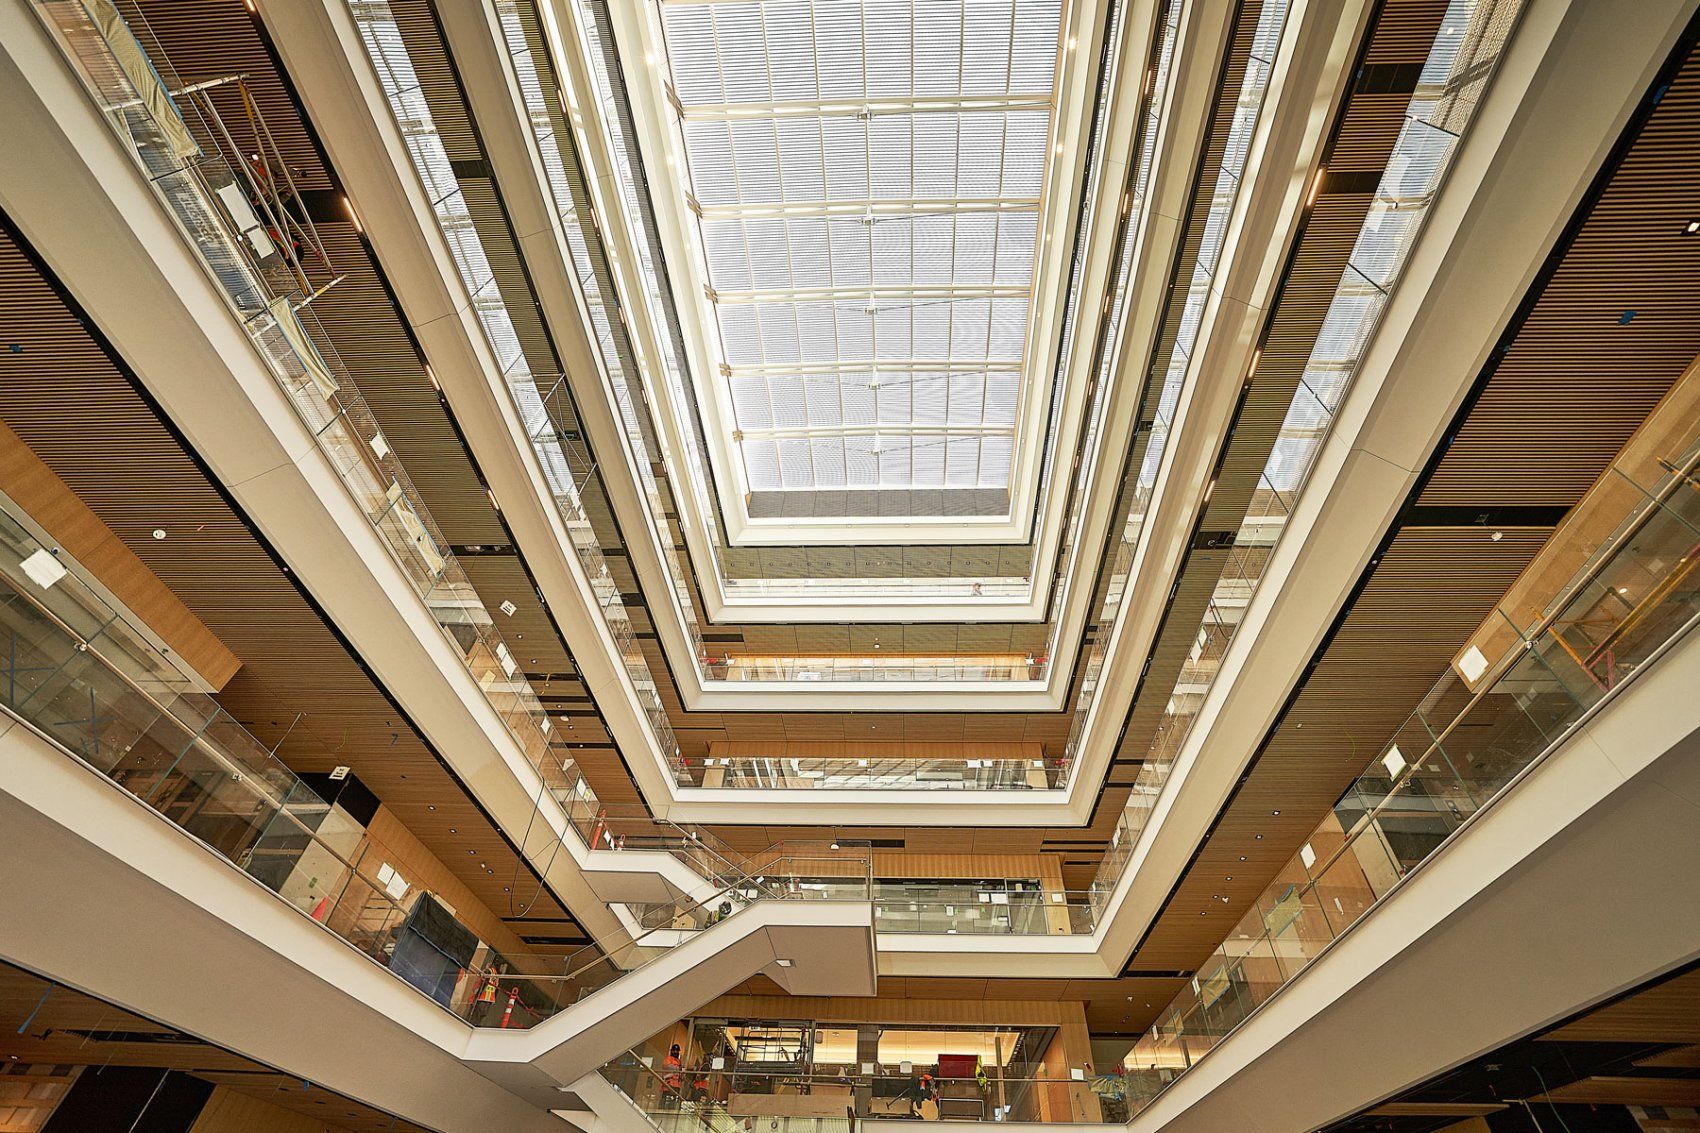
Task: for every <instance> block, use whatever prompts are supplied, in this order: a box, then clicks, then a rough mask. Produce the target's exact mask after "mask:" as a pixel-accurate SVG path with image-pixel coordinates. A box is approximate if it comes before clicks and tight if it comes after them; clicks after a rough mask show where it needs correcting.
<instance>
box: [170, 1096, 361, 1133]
mask: <svg viewBox="0 0 1700 1133" xmlns="http://www.w3.org/2000/svg"><path fill="white" fill-rule="evenodd" d="M342 1130H343V1126H341V1125H332V1124H331V1123H330V1122H328V1121H321V1120H318V1119H316V1118H312V1117H309V1116H307V1115H306V1114H304V1113H294V1112H291V1111H290V1110H287V1109H279V1108H278V1107H277V1106H275V1105H272V1104H271V1103H270V1102H263V1101H261V1100H260V1099H259V1098H255V1097H249V1096H248V1095H247V1094H238V1093H236V1092H234V1091H233V1090H230V1089H228V1088H227V1087H224V1086H219V1087H217V1088H215V1089H214V1090H213V1092H212V1097H210V1098H208V1099H207V1104H206V1107H205V1108H204V1109H202V1110H201V1115H200V1116H199V1117H197V1118H196V1119H195V1124H193V1125H191V1126H190V1127H189V1133H342Z"/></svg>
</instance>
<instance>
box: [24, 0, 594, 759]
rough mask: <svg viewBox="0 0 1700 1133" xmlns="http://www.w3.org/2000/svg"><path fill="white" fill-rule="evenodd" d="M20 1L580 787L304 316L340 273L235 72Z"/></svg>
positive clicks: (500, 696) (126, 22) (366, 505)
mask: <svg viewBox="0 0 1700 1133" xmlns="http://www.w3.org/2000/svg"><path fill="white" fill-rule="evenodd" d="M32 8H33V10H34V11H35V13H36V14H37V16H38V17H39V18H40V19H41V21H42V23H43V24H44V25H45V26H46V27H47V29H48V30H49V31H50V32H51V33H52V35H53V37H54V40H55V41H56V42H57V43H58V45H59V47H60V49H61V51H62V52H63V54H64V56H65V58H66V60H67V61H68V62H69V63H70V64H71V66H72V69H73V70H74V71H75V72H76V74H77V75H78V77H79V78H80V79H81V81H82V83H83V85H84V87H85V88H86V89H87V91H88V93H89V96H90V97H91V98H92V99H93V100H94V102H95V103H96V105H97V106H99V107H100V109H101V111H102V113H103V115H104V116H105V118H106V119H107V121H108V123H109V124H110V125H111V127H112V129H113V132H114V134H115V135H116V136H117V138H118V139H119V140H120V141H121V142H122V143H123V144H124V147H125V149H126V150H127V152H129V154H130V155H131V157H132V158H134V160H135V161H136V163H137V165H138V166H139V168H140V169H141V170H142V172H143V173H144V175H145V176H146V177H147V179H148V181H149V182H150V184H151V185H152V186H153V187H154V189H155V191H156V192H157V193H158V195H159V198H160V200H161V202H162V203H163V204H164V205H165V207H166V209H167V211H168V212H169V213H170V215H171V216H172V218H173V219H174V220H175V222H176V223H177V225H178V228H179V230H180V231H181V233H182V234H183V237H184V239H185V241H186V242H187V243H188V245H189V247H190V248H191V249H192V250H193V251H194V252H195V253H196V254H197V255H198V256H199V258H200V260H201V262H202V264H203V266H204V267H205V268H206V270H207V272H208V274H209V275H210V277H211V278H212V279H213V280H214V281H215V282H216V283H217V284H218V286H219V290H220V292H221V294H222V295H223V296H224V298H225V300H226V301H227V303H228V304H229V306H230V308H231V311H232V312H233V314H234V315H235V316H236V318H237V319H238V320H239V322H240V323H241V325H242V327H243V329H244V330H245V331H246V332H247V334H248V336H249V338H250V339H251V340H252V341H253V343H254V345H255V347H256V348H257V350H258V353H259V356H260V358H261V359H262V361H263V362H264V363H265V365H266V366H267V367H268V369H269V370H270V372H271V374H272V376H273V378H274V379H275V380H276V381H277V383H278V385H279V387H280V388H281V389H282V390H283V392H284V394H285V395H286V397H287V399H288V402H289V404H290V406H291V407H292V408H293V409H294V411H295V412H296V414H297V415H298V416H299V417H300V419H301V421H302V423H303V424H305V425H306V426H307V428H308V430H309V431H310V432H311V433H312V434H313V436H314V438H315V439H316V440H317V442H318V446H319V449H320V451H321V452H322V453H323V454H324V456H325V458H326V459H327V460H328V461H329V462H330V464H331V466H332V467H333V468H335V469H336V471H337V473H338V475H339V476H340V477H341V479H342V482H343V485H344V487H345V488H346V489H347V490H348V493H349V495H350V497H351V498H352V499H353V500H354V502H355V503H356V504H357V505H358V506H359V508H360V510H361V512H362V514H364V516H365V517H366V520H367V522H368V523H370V525H371V527H372V529H373V530H374V531H375V532H376V533H377V534H378V536H379V538H380V540H381V541H382V543H383V545H384V547H385V548H386V549H387V550H388V552H389V554H390V556H391V557H392V558H393V559H394V561H395V562H396V564H397V565H398V566H399V567H400V568H401V570H402V572H403V574H404V575H405V576H406V577H407V579H408V581H409V583H410V584H411V585H412V587H413V589H414V592H415V593H416V594H417V595H418V596H419V598H420V599H421V600H422V601H423V602H424V604H425V606H426V608H427V609H428V610H430V612H431V613H432V615H433V616H434V617H435V619H436V621H437V624H438V625H439V627H440V628H441V629H442V631H443V633H444V635H445V636H446V637H447V638H448V639H449V640H450V641H451V642H452V643H453V644H454V646H455V648H456V650H457V652H458V653H459V655H460V656H461V658H462V660H463V661H464V662H465V664H466V667H467V670H468V671H469V672H470V673H471V674H472V676H473V678H474V679H475V680H476V681H477V683H478V686H479V687H480V689H482V690H483V692H484V695H485V697H486V698H487V699H488V700H489V702H490V704H491V706H492V707H493V708H494V709H495V710H496V712H497V714H498V715H500V716H501V718H502V720H503V722H504V723H505V724H506V726H507V729H508V731H509V732H510V734H511V735H512V736H513V738H514V740H515V742H516V743H518V744H519V746H520V748H521V749H522V750H523V751H524V752H525V754H526V758H527V760H528V761H529V762H530V763H531V765H532V766H533V767H534V768H535V769H536V770H537V772H538V774H539V775H541V776H542V778H543V780H544V781H545V782H546V783H547V784H548V785H549V786H550V787H551V788H552V789H554V790H557V791H559V790H568V789H572V790H579V791H585V790H588V788H587V787H586V786H585V785H584V783H583V781H582V777H581V776H580V775H579V774H578V771H577V769H576V768H575V767H574V766H573V764H572V762H571V761H570V760H569V759H567V758H565V757H564V756H563V755H562V754H561V750H560V749H559V748H557V747H555V746H554V743H553V736H552V734H551V733H552V731H553V726H552V725H551V723H550V722H549V719H548V717H547V715H546V714H545V712H544V710H543V707H542V704H541V703H540V702H539V701H538V699H537V696H536V694H535V693H534V692H533V691H532V688H531V685H530V683H529V682H528V681H527V680H526V679H525V676H524V674H523V673H521V672H520V670H519V666H518V663H517V661H516V660H515V658H514V655H513V654H512V653H511V652H510V651H509V649H508V647H507V645H506V643H505V642H504V641H503V640H502V637H501V635H500V633H498V632H497V630H496V627H495V623H494V619H493V618H492V617H491V615H490V612H489V610H487V609H486V608H485V606H484V605H483V603H482V601H481V600H480V599H479V596H478V594H477V591H476V590H474V588H473V586H472V584H471V582H470V581H469V580H468V579H467V576H466V574H465V572H464V571H463V570H462V568H461V566H460V564H459V563H458V562H457V561H456V560H455V557H454V555H453V554H452V553H451V552H450V550H449V548H448V544H447V542H446V540H445V539H444V538H443V536H442V533H441V531H440V530H438V528H437V526H436V524H435V522H434V521H433V520H432V518H431V514H430V512H429V510H428V509H427V508H426V507H425V504H424V501H423V499H422V498H421V497H420V495H419V493H418V491H417V490H416V489H415V487H414V485H413V482H412V481H411V480H410V479H409V478H408V475H407V472H406V470H405V469H404V468H403V467H402V465H401V462H400V461H399V459H398V458H397V456H396V454H395V452H394V450H393V449H392V448H391V446H390V444H389V442H388V441H387V440H386V439H385V438H384V435H383V432H382V430H381V429H380V428H379V426H378V422H377V419H376V418H375V417H374V416H373V414H372V412H371V410H370V408H369V407H368V406H367V404H366V401H365V399H364V398H362V397H361V395H360V392H359V390H358V389H357V388H356V387H355V384H354V382H353V380H352V378H351V376H350V374H349V372H348V369H347V367H345V366H344V365H343V363H342V360H341V358H340V356H339V355H338V354H337V352H336V349H335V347H334V346H333V345H332V343H331V341H330V339H329V337H328V336H327V335H326V333H325V330H324V327H323V326H322V325H321V324H320V323H319V321H318V318H317V317H316V315H315V314H314V311H313V303H314V302H315V300H317V299H318V298H319V297H320V296H321V295H323V294H324V293H325V292H327V291H330V290H332V289H334V288H335V286H336V284H337V283H338V282H339V280H340V278H341V277H340V276H336V275H334V274H332V272H333V268H332V266H331V264H330V260H329V257H328V255H327V254H326V253H325V250H324V245H323V244H322V243H321V242H320V241H319V240H318V236H317V233H316V231H315V230H314V229H313V227H312V222H311V220H310V219H308V215H307V212H308V210H306V209H304V208H303V207H301V206H300V203H299V202H300V197H299V194H298V192H297V191H296V189H295V187H294V185H293V182H292V180H291V177H290V174H289V166H288V163H287V162H286V161H285V160H284V157H283V155H282V153H281V152H280V151H279V150H277V148H276V147H275V144H273V143H272V142H271V136H270V133H269V131H268V129H267V127H266V126H265V121H264V116H263V114H261V113H260V108H259V105H258V104H257V103H256V102H255V100H254V99H253V98H252V97H251V96H250V95H249V93H248V91H247V87H246V84H245V83H244V81H243V79H242V78H241V76H235V75H233V76H230V77H228V78H219V79H215V80H210V81H207V82H202V83H197V84H194V85H193V86H189V85H185V84H184V83H183V82H182V80H180V79H179V78H178V77H177V75H176V73H175V71H173V69H172V68H171V65H170V62H169V60H168V59H167V58H166V56H165V54H164V53H163V51H161V50H160V48H159V45H158V44H157V43H156V42H155V41H154V39H153V37H152V35H151V34H150V32H149V30H148V27H147V24H146V21H145V20H144V19H142V18H141V16H140V14H139V11H138V10H136V9H135V8H133V7H132V6H131V4H130V3H129V0H34V3H33V4H32ZM220 87H229V88H231V89H232V90H234V91H235V93H236V95H237V97H238V98H239V99H240V100H241V103H242V105H243V107H244V109H245V110H246V111H247V113H248V115H249V118H250V133H251V134H252V141H251V145H250V148H249V149H248V150H246V151H245V150H244V148H243V147H241V146H238V145H237V143H236V141H235V139H234V138H233V137H232V135H231V131H230V129H229V128H228V127H227V125H226V124H225V122H224V121H223V119H222V118H221V117H220V115H219V113H218V111H217V109H216V108H215V107H214V105H213V102H212V100H211V97H210V92H211V91H213V90H214V89H216V88H220ZM254 146H257V147H258V149H257V151H255V150H254V149H253V147H254ZM604 573H605V572H604Z"/></svg>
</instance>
